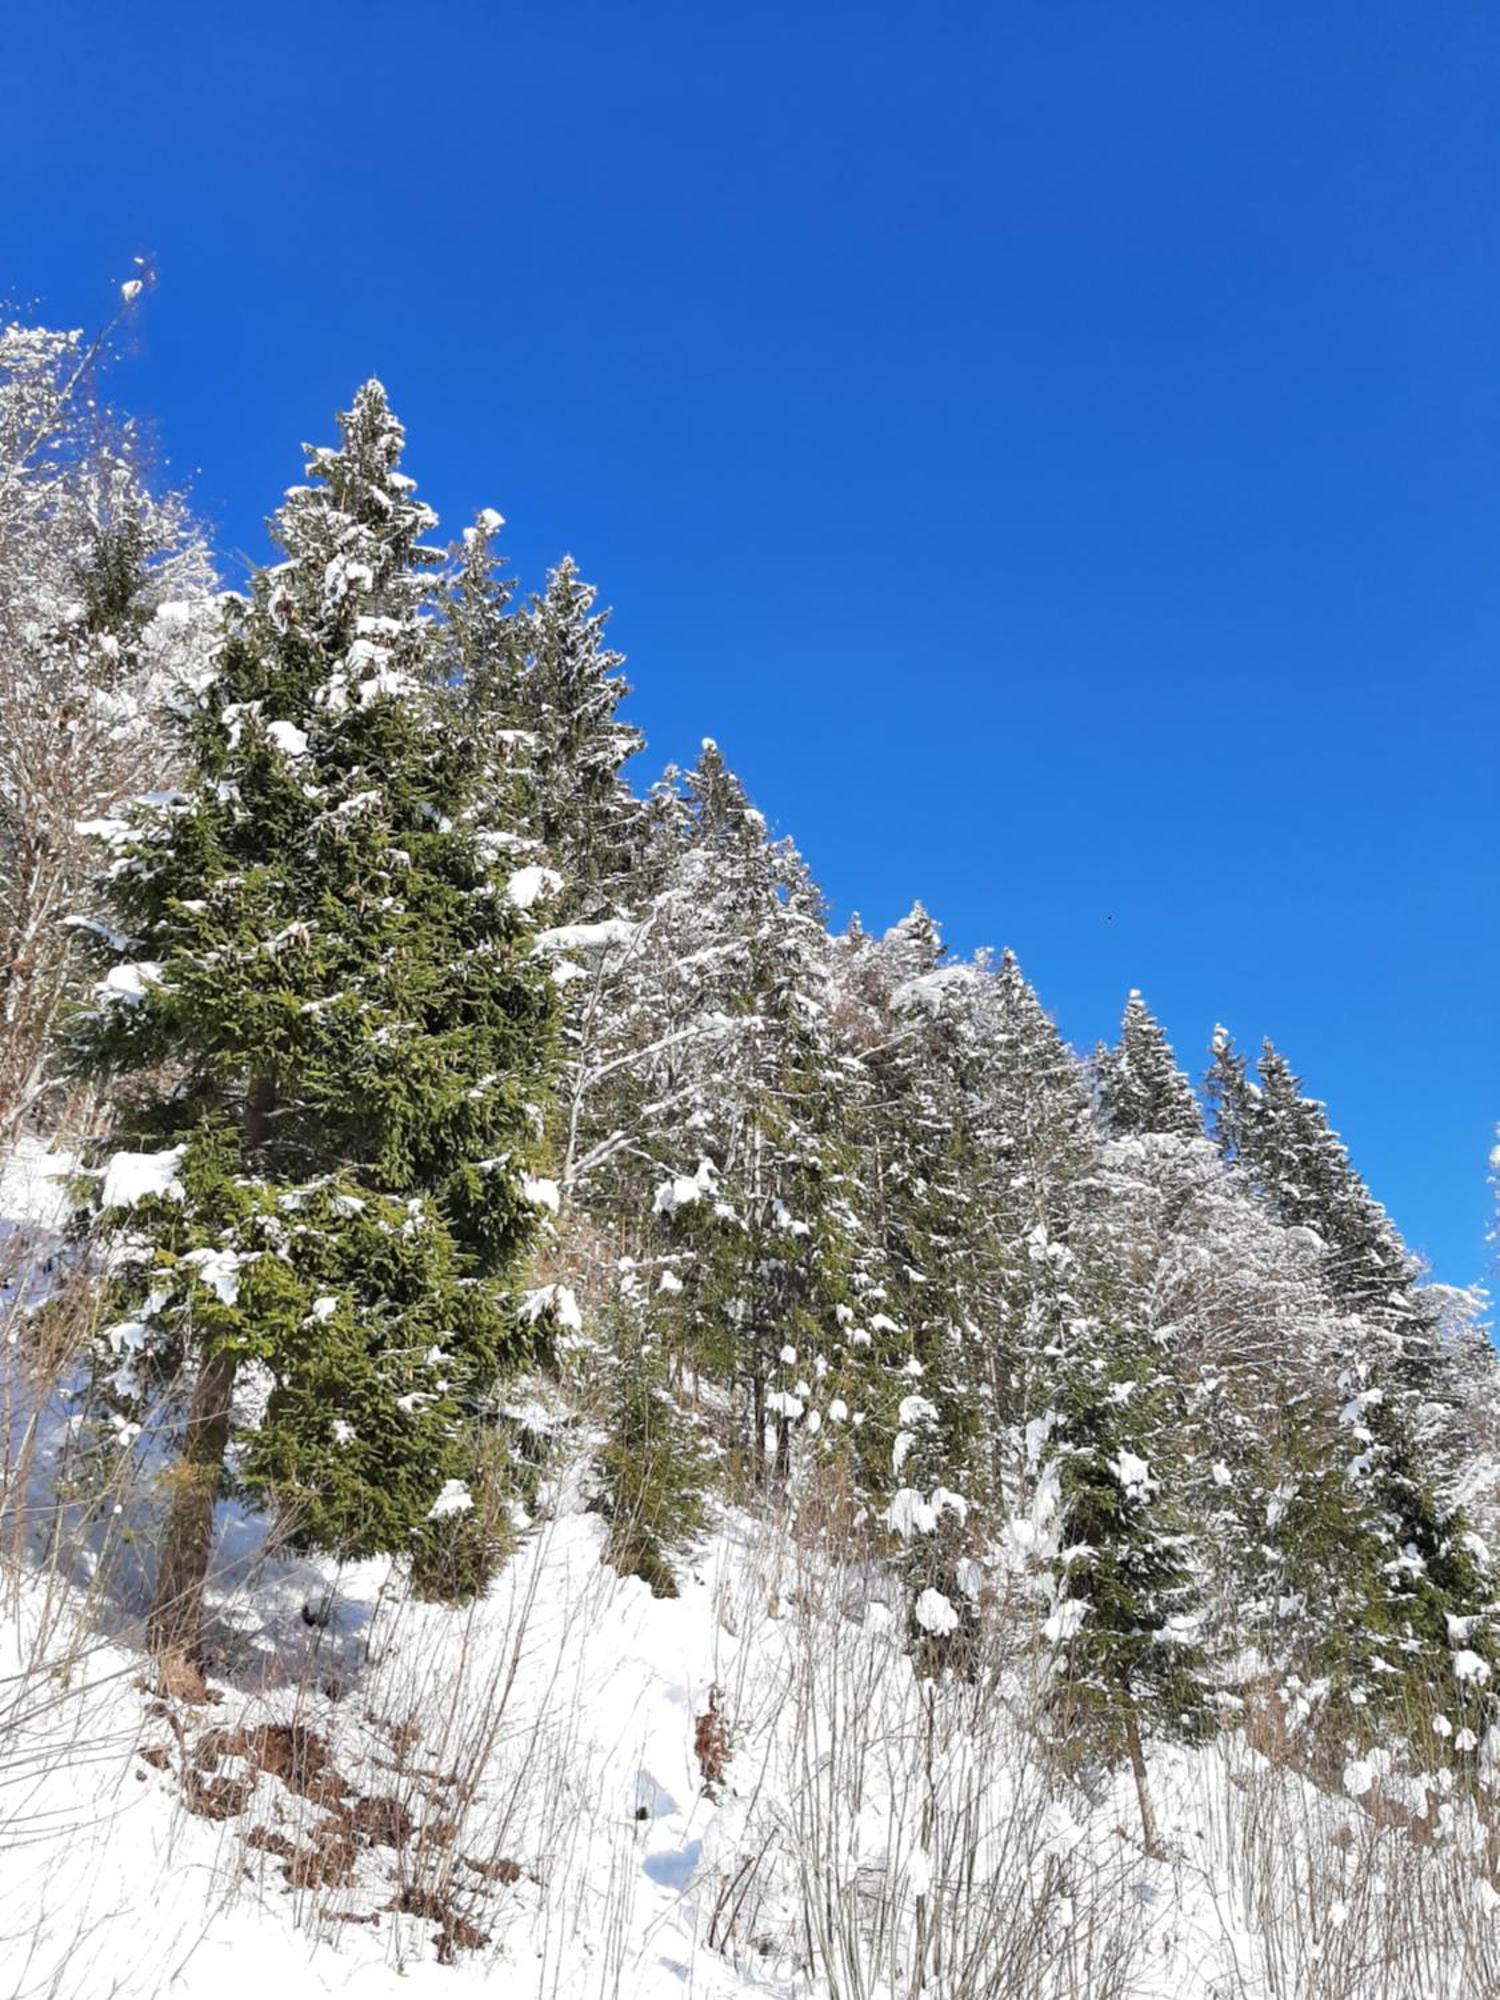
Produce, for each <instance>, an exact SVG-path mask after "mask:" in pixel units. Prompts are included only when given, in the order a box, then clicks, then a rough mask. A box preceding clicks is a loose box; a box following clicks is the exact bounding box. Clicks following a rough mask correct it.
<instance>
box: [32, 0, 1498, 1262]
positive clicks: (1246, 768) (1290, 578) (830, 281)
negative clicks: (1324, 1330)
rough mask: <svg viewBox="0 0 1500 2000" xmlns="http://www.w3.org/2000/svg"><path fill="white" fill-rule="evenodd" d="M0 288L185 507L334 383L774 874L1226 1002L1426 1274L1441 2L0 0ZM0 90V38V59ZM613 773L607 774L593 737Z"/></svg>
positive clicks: (1453, 850) (1435, 809)
mask: <svg viewBox="0 0 1500 2000" xmlns="http://www.w3.org/2000/svg"><path fill="white" fill-rule="evenodd" d="M5 40H6V47H7V53H8V60H9V62H10V64H11V65H12V66H13V67H12V75H11V79H10V81H11V87H10V89H9V90H8V91H7V92H6V116H5V119H4V121H3V123H0V170H3V182H0V185H3V187H4V190H5V196H4V199H3V201H0V293H3V294H6V295H8V296H9V297H10V298H11V299H12V300H13V301H19V302H22V303H25V302H29V301H35V302H37V304H38V305H39V306H40V308H41V310H42V312H43V314H44V315H45V316H46V317H47V318H49V319H51V320H52V321H64V322H67V323H70V324H71V323H81V324H91V323H95V322H97V321H98V320H99V319H100V318H101V317H102V316H103V315H104V314H105V312H106V311H107V310H108V308H109V303H110V300H111V297H112V293H113V288H114V285H115V284H116V283H117V282H118V280H119V279H120V278H121V277H123V276H125V275H126V274H127V273H128V270H129V265H130V258H131V256H132V255H134V254H137V253H140V252H149V253H150V254H152V255H153V256H154V257H155V258H156V259H157V260H158V263H159V267H160V272H161V283H160V286H159V288H158V290H157V292H156V294H155V295H154V296H153V297H152V298H151V299H150V301H149V306H148V308H147V310H146V312H145V314H144V315H143V317H142V319H141V322H140V325H139V328H138V332H137V335H136V338H135V348H136V351H135V353H134V354H133V356H132V357H131V359H130V361H129V363H128V366H127V367H126V368H125V369H124V370H123V371H122V373H121V375H120V377H119V380H118V393H119V395H120V397H121V399H122V400H124V401H126V402H128V403H129V404H131V405H133V406H135V407H137V408H139V409H141V410H143V411H146V412H150V413H152V414H153V415H154V416H155V418H156V419H157V423H158V430H159V437H160V441H161V446H162V449H163V451H164V452H165V454H166V455H167V456H168V457H169V459H170V461H171V464H172V467H173V470H174V471H175V472H176V473H177V474H178V475H180V476H183V477H190V478H191V480H192V484H193V487H194V489H195V492H196V495H197V497H198V500H199V503H200V505H201V506H202V507H203V508H204V509H205V510H206V511H207V512H208V514H209V515H210V517H211V519H212V520H213V522H214V525H215V530H216V534H217V536H218V539H219V541H220V544H221V546H222V547H223V549H224V550H225V552H226V556H227V558H228V559H229V560H230V561H231V562H233V560H234V558H235V552H247V553H249V554H252V555H258V554H260V553H262V552H263V549H264V542H263V534H262V528H261V520H262V517H263V516H264V514H265V513H267V512H268V511H269V510H270V508H271V507H272V506H273V505H274V503H275V501H276V498H277V495H278V494H279V492H280V490H281V488H282V487H283V486H285V485H286V484H287V483H288V482H289V481H290V480H292V479H293V478H295V477H296V476H297V475H298V470H299V461H298V449H297V448H298V445H299V444H300V442H301V441H302V440H303V439H304V438H315V439H319V440H322V439H324V438H326V437H327V436H328V435H329V432H330V421H329V413H330V412H331V411H332V409H333V408H334V407H336V406H339V405H341V404H342V403H344V402H346V401H347V398H348V395H349V393H350V391H351V389H352V388H353V386H354V384H355V383H356V382H357V381H358V380H360V379H361V378H362V377H363V376H364V375H366V374H369V373H372V372H374V373H379V374H380V375H381V376H382V377H383V378H384V379H385V381H386V382H387V384H388V386H389V388H390V390H391V392H392V396H393V398H394V400H395V402H396V405H397V408H398V410H399V411H400V412H401V414H402V415H403V417H404V418H405V420H406V423H407V426H408V430H409V432H410V438H411V454H410V460H409V465H410V469H411V470H412V471H413V472H414V473H415V474H416V476H417V477H418V479H419V481H420V482H421V485H422V488H423V491H424V493H425V494H426V496H427V497H428V498H429V499H430V500H431V501H432V503H433V504H434V505H435V506H436V507H438V508H439V510H440V511H441V513H442V514H443V516H444V522H445V525H446V526H447V527H448V528H449V529H451V530H453V531H456V530H457V528H458V527H459V526H461V525H462V523H463V520H464V519H465V518H466V517H467V515H468V514H469V513H470V512H472V510H473V509H475V508H477V507H479V506H481V505H484V504H494V505H496V506H498V507H500V508H501V510H502V511H503V512H504V513H505V514H506V515H507V517H508V519H509V522H510V524H511V525H510V530H509V545H510V550H511V553H512V555H513V558H514V559H515V562H516V564H517V566H518V568H519V569H520V571H521V573H522V575H523V577H526V578H528V579H537V578H539V576H540V573H541V570H542V567H543V565H544V564H545V563H547V562H548V561H550V560H553V559H555V558H556V557H557V556H558V555H559V554H561V553H562V552H563V551H564V550H571V551H572V552H573V553H574V554H575V555H576V556H577V557H578V559H579V561H580V562H581V564H582V565H583V567H584V569H585V572H586V573H587V574H588V575H589V576H590V577H592V578H593V579H595V580H596V581H597V582H598V583H599V585H600V587H601V589H602V591H603V593H604V595H605V597H606V598H607V599H608V600H609V601H610V602H612V603H613V604H614V605H615V606H616V607H617V613H616V619H615V626H614V632H615V636H616V638H617V640H618V642H619V643H620V644H621V645H622V646H624V647H625V648H626V649H627V650H628V652H629V653H630V656H631V672H632V675H633V677H634V679H635V681H636V683H637V687H638V690H639V692H638V695H637V697H636V699H635V701H634V704H633V711H634V714H635V716H636V719H637V720H638V721H639V722H640V723H641V724H642V725H643V726H644V728H645V729H646V730H647V732H648V735H649V737H650V739H651V749H650V751H649V753H648V760H647V761H648V762H649V764H650V765H651V767H652V768H653V769H654V768H656V767H657V766H659V765H660V764H661V763H664V762H666V761H667V760H668V759H671V758H675V759H687V758H690V757H691V756H692V754H693V751H694V747H695V745H696V742H697V740H698V738H699V737H700V736H702V735H704V734H712V735H714V736H716V737H718V738H719V740H720V741H721V743H722V744H723V746H724V748H725V750H726V752H727V754H728V755H729V756H730V758H731V760H732V761H733V762H734V763H735V764H736V765H737V766H738V767H739V769H740V770H741V772H742V773H743V775H744V777H745V779H746V782H747V783H748V785H749V787H750V789H751V791H752V793H753V795H754V796H755V797H756V799H757V801H758V802H759V803H760V804H761V806H762V807H763V808H764V809H765V810H766V811H767V813H768V814H769V815H770V817H771V818H772V820H773V822H774V823H775V824H776V825H777V826H778V827H779V828H780V829H782V830H785V831H789V832H792V833H794V834H795V835H796V837H797V838H798V840H799V842H800V843H801V844H802V846H803V847H804V848H805V850H806V851H807V853H808V854H809V856H810V858H811V859H812V861H813V864H814V866H815V868H816V870H817V872H818V874H819V876H820V878H821V879H822V881H823V882H824V884H825V886H826V888H827V890H828V892H829V895H830V897H831V899H832V901H833V904H834V907H835V911H836V912H837V913H839V914H846V913H847V912H848V911H849V910H851V909H855V908H857V909H859V910H860V911H861V912H862V913H863V915H864V917H865V919H866V921H867V923H871V924H885V923H887V922H890V921H891V920H893V919H894V918H895V917H896V916H898V915H899V914H900V913H901V912H902V911H903V910H904V909H905V907H906V906H907V905H908V904H909V903H910V902H911V900H912V899H913V897H916V896H921V897H922V898H923V900H924V901H926V902H927V903H928V904H929V906H930V907H931V908H932V909H933V910H934V911H935V912H936V914H937V915H938V916H939V917H940V918H941V919H942V920H943V922H944V924H945V927H946V930H947V934H948V936H949V938H950V941H951V942H952V943H953V944H954V945H955V946H958V947H960V948H964V949H967V948H969V947H971V946H973V945H976V944H979V943H981V942H994V943H996V944H1006V943H1008V944H1011V945H1013V946H1014V947H1015V949H1016V950H1017V951H1018V952H1019V954H1020V956H1021V959H1022V962H1023V964H1024V965H1025V966H1026V968H1027V970H1028V971H1029V973H1030V974H1031V976H1032V978H1033V979H1034V980H1035V982H1036V983H1037V985H1038V987H1039V989H1040V990H1041V992H1042V995H1043V997H1044V999H1045V1000H1046V1002H1047V1004H1048V1005H1049V1006H1050V1007H1051V1008H1052V1009H1053V1011H1054V1012H1055V1013H1056V1015H1057V1017H1058V1020H1059V1022H1060V1024H1061V1026H1062V1028H1063V1030H1064V1032H1065V1033H1066V1034H1067V1035H1068V1036H1069V1037H1070V1038H1072V1039H1073V1040H1075V1041H1077V1042H1079V1043H1082V1044H1087V1043H1088V1042H1090V1041H1092V1040H1093V1039H1094V1038H1095V1037H1097V1036H1100V1035H1104V1034H1107V1033H1109V1032H1110V1031H1111V1029H1112V1027H1113V1024H1114V1022H1115V1021H1116V1019H1117V1018H1118V1014H1119V1011H1120V1008H1121V1006H1122V1004H1123V1001H1124V998H1125V995H1126V992H1127V990H1128V989H1129V988H1130V987H1132V986H1140V987H1141V988H1142V989H1143V990H1144V991H1145V993H1146V995H1147V997H1148V999H1149V1000H1150V1001H1151V1003H1152V1004H1153V1006H1154V1007H1155V1008H1156V1010H1157V1011H1158V1013H1160V1014H1161V1016H1162V1017H1163V1019H1164V1020H1165V1022H1166V1024H1167V1027H1168V1030H1169V1032H1170V1033H1171V1035H1172V1037H1173V1039H1174V1041H1175V1042H1176V1044H1177V1047H1178V1050H1179V1053H1180V1054H1181V1055H1182V1056H1183V1058H1184V1059H1185V1060H1186V1061H1187V1062H1188V1063H1189V1065H1190V1066H1191V1067H1192V1068H1193V1069H1194V1071H1197V1070H1198V1069H1199V1068H1200V1067H1201V1064H1202V1060H1203V1051H1204V1048H1205V1045H1206V1043H1207V1040H1208V1036H1209V1033H1210V1030H1211V1028H1212V1026H1213V1024H1214V1022H1215V1021H1216V1020H1221V1019H1222V1020H1224V1021H1225V1022H1227V1023H1228V1024H1229V1026H1230V1027H1231V1028H1232V1029H1233V1031H1234V1032H1235V1034H1236V1036H1237V1037H1239V1038H1240V1039H1241V1040H1242V1041H1244V1042H1248V1043H1252V1044H1253V1043H1254V1042H1256V1041H1258V1038H1259V1037H1260V1036H1261V1035H1262V1034H1263V1033H1270V1034H1271V1035H1273V1036H1274V1037H1275V1038H1276V1039H1277V1040H1278V1041H1279V1042H1280V1043H1281V1045H1282V1047H1283V1048H1284V1049H1285V1051H1286V1052H1287V1054H1288V1056H1289V1057H1290V1059H1291V1060H1292V1061H1293V1063H1294V1065H1295V1066H1296V1067H1297V1068H1298V1069H1299V1070H1300V1071H1301V1072H1302V1073H1303V1074H1304V1076H1305V1077H1306V1079H1307V1083H1308V1087H1309V1088H1310V1089H1311V1090H1312V1091H1313V1092H1314V1094H1316V1095H1319V1096H1322V1097H1324V1098H1326V1099H1327V1100H1328V1101H1329V1103H1330V1105H1331V1107H1332V1110H1333V1113H1334V1117H1335V1121H1336V1123H1337V1124H1338V1125H1339V1126H1340V1128H1341V1129H1342V1130H1343V1132H1344V1133H1345V1135H1346V1137H1347V1138H1348V1139H1349V1141H1350V1143H1351V1145H1352V1147H1353V1150H1354V1153H1355V1157H1356V1160H1357V1161H1358V1163H1359V1164H1360V1165H1361V1167H1362V1168H1363V1170H1364V1171H1365V1173H1366V1175H1367V1177H1368V1178H1369V1180H1370V1182H1371V1184H1372V1185H1373V1187H1374V1188H1375V1190H1376V1192H1377V1194H1378V1195H1379V1196H1380V1197H1381V1198H1382V1199H1383V1200H1385V1201H1386V1202H1387V1203H1388V1204H1389V1206H1390V1207H1391V1208H1392V1209H1393V1211H1394V1212H1395V1214H1396V1215H1397V1217H1398V1219H1399V1220H1400V1221H1401V1223H1402V1225H1403V1227H1404V1228H1405V1230H1406V1232H1407V1234H1408V1236H1409V1238H1410V1240H1411V1241H1412V1242H1413V1243H1414V1245H1416V1246H1417V1247H1419V1248H1421V1249H1422V1250H1424V1251H1426V1252H1427V1253H1428V1254H1430V1255H1431V1256H1432V1258H1433V1259H1434V1261H1435V1263H1436V1266H1437V1268H1438V1270H1439V1272H1440V1274H1441V1275H1442V1276H1444V1277H1446V1278H1449V1279H1451V1280H1454V1281H1459V1282H1464V1281H1468V1280H1471V1279H1474V1278H1476V1277H1478V1276H1480V1275H1481V1273H1482V1272H1483V1270H1484V1268H1485V1264H1486V1252H1485V1249H1484V1242H1483V1234H1484V1225H1485V1220H1486V1217H1487V1214H1488V1208H1489V1203H1488V1198H1487V1193H1486V1187H1485V1155H1486V1152H1487V1148H1488V1144H1489V1140H1490V1135H1491V1132H1492V1129H1493V1125H1494V1122H1495V1120H1496V1117H1497V1115H1500V1059H1497V1058H1500V1050H1497V1042H1500V1033H1497V1022H1500V1005H1497V991H1500V901H1497V896H1496V865H1495V821H1496V804H1497V789H1500V787H1497V777H1496V752H1497V722H1500V695H1497V687H1500V675H1497V672H1496V663H1497V648H1500V578H1497V567H1496V529H1497V523H1500V509H1497V500H1500V456H1497V449H1496V447H1497V441H1500V421H1497V419H1500V375H1497V366H1496V362H1497V355H1500V341H1497V335H1500V278H1497V271H1500V264H1497V254H1496V253H1497V250H1500V226H1497V210H1496V196H1497V186H1500V181H1497V167H1500V121H1497V120H1496V117H1495V106H1496V104H1497V102H1500V17H1497V16H1496V15H1495V13H1494V11H1493V9H1492V8H1490V7H1489V6H1488V5H1485V4H1479V0H1476V4H1472V5H1463V6H1460V5H1450V4H1445V0H1427V4H1424V5H1422V6H1412V5H1409V4H1406V5H1401V6H1389V5H1384V4H1380V0H1373V4H1372V3H1371V0H1361V4H1358V5H1355V4H1312V5H1309V4H1308V0H1295V4H1261V5H1218V4H1203V0H1193V3H1192V4H1185V3H1184V4H1174V5H1149V4H1147V5H1141V6H1132V7H1121V6H1119V5H1117V4H1109V5H1105V4H1099V5H1090V4H1066V0H1035V3H1034V4H1027V5H1006V4H990V5H983V6H963V5H952V6H938V7H934V8H923V9H918V8H915V7H896V6H893V5H889V4H885V0H866V4H864V5H862V6H859V7H852V6H851V7H847V8H845V7H832V6H821V5H817V4H811V5H806V4H805V5H802V6H798V7H782V6H778V5H774V4H767V5H762V6H760V7H758V8H756V9H754V10H729V9H725V8H714V7H704V6H701V5H700V6H695V7H687V6H683V5H677V4H664V5H651V4H645V5H640V6H634V7H629V8H626V7H623V6H613V7H605V6H597V7H587V6H586V7H579V6H568V5H549V6H547V7H542V6H539V5H532V6H530V7H526V8H518V7H510V6H504V5H495V4H485V5H469V4H443V0H439V3H438V4H434V5H432V6H429V7H426V8H416V7H412V6H410V5H402V6H390V5H385V4H383V0H361V4H358V5H355V4H349V5H328V4H317V0H303V4H301V5H298V6H295V7H294V6H289V5H284V4H281V0H268V3H267V4H261V5H258V6H257V7H255V8H253V9H249V8H227V7H226V8H206V7H204V6H202V5H201V0H195V4H194V5H192V6H175V5H164V4H151V0H144V4H139V5H135V6H132V7H129V8H108V9H106V8H104V7H100V6H98V5H97V4H89V5H84V6H80V5H78V4H76V0H73V3H72V4H69V0H61V4H54V5H53V6H51V7H50V8H49V9H42V8H37V7H32V8H27V9H21V10H16V11H15V13H14V14H13V16H12V17H11V18H8V19H7V22H6V27H5ZM18 80H19V81H18ZM649 775H650V773H649V771H645V770H643V771H642V778H643V780H644V779H645V778H646V777H648V776H649Z"/></svg>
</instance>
